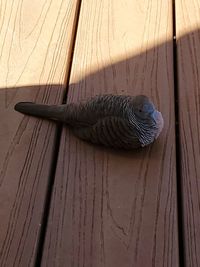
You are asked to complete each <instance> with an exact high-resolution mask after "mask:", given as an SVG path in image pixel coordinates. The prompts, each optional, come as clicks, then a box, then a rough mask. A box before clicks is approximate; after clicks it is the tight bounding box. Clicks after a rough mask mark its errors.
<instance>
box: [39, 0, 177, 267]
mask: <svg viewBox="0 0 200 267" xmlns="http://www.w3.org/2000/svg"><path fill="white" fill-rule="evenodd" d="M172 39H173V38H172V2H171V1H155V0H154V1H136V0H135V1H133V0H127V1H120V0H115V1H112V0H109V1H107V0H102V1H98V0H87V1H84V0H83V1H82V4H81V12H80V18H79V25H78V32H77V38H76V45H75V52H74V57H73V64H72V72H71V78H70V86H69V97H68V102H77V101H79V100H82V99H85V98H87V97H90V96H92V95H95V94H100V93H114V94H131V95H135V94H139V93H142V94H146V95H148V96H150V97H151V98H152V99H153V101H154V102H155V103H156V105H157V106H158V108H159V109H160V110H161V111H162V113H163V115H164V120H165V128H164V131H163V133H162V134H161V136H160V138H159V140H158V141H157V142H156V143H154V144H153V145H152V146H150V147H148V148H146V149H142V150H139V151H137V152H122V151H113V150H109V149H105V148H102V147H97V146H93V145H90V144H87V143H85V142H82V141H80V140H78V139H77V138H75V137H74V136H73V135H72V134H71V132H70V131H68V129H64V130H63V133H62V139H61V146H60V152H59V159H58V165H57V172H56V179H55V184H54V190H53V196H52V203H51V210H50V217H49V220H48V228H47V235H46V241H45V249H44V254H43V259H42V266H95V267H97V266H109V267H112V266H113V267H114V266H115V267H118V266H123V267H127V266H148V267H149V266H178V241H177V205H176V160H175V140H174V104H173V103H174V99H173V55H172V47H173V45H172Z"/></svg>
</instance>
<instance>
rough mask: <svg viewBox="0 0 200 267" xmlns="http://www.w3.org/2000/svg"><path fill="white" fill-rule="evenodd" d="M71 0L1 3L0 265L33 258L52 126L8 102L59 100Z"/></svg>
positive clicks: (69, 41)
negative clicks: (15, 109) (21, 112)
mask: <svg viewBox="0 0 200 267" xmlns="http://www.w3.org/2000/svg"><path fill="white" fill-rule="evenodd" d="M77 4H78V1H73V0H51V1H50V0H45V1H44V0H42V1H41V0H40V1H39V0H36V1H31V0H24V1H21V0H15V1H7V0H3V1H1V4H0V5H1V16H0V121H1V124H0V137H1V138H0V147H1V149H0V218H1V223H0V266H33V265H34V260H35V256H36V252H37V246H38V240H39V235H40V229H41V223H42V216H43V209H44V203H45V197H46V192H47V186H48V182H49V181H48V180H49V177H50V172H51V167H52V157H53V153H54V144H55V133H56V126H55V124H53V123H50V122H46V121H42V120H38V119H34V118H29V117H27V116H23V115H21V114H19V113H17V112H15V111H14V109H13V107H14V104H15V103H16V102H18V101H37V102H45V103H47V102H48V103H60V102H61V101H62V96H63V91H64V89H65V86H66V84H65V81H66V72H67V71H68V68H69V59H70V56H71V45H72V38H73V34H74V25H75V20H76V19H77V16H76V15H77V14H76V12H77Z"/></svg>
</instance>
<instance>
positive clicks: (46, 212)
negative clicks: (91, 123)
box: [34, 0, 82, 267]
mask: <svg viewBox="0 0 200 267" xmlns="http://www.w3.org/2000/svg"><path fill="white" fill-rule="evenodd" d="M81 1H82V0H79V1H78V2H77V6H76V11H75V16H74V23H73V35H72V38H71V44H70V48H69V55H70V58H69V67H68V69H66V77H65V79H64V80H65V81H64V84H66V88H65V91H64V93H63V100H62V104H65V103H66V101H67V93H68V84H69V79H70V74H71V67H72V61H73V54H74V46H75V42H76V35H77V29H78V21H79V15H80V9H81ZM62 129H63V124H61V123H58V124H57V127H56V133H55V138H54V142H53V143H54V148H53V157H52V165H51V170H50V177H49V181H48V186H47V193H46V197H45V203H44V210H43V216H42V224H41V230H40V235H39V241H38V246H37V253H36V257H35V263H34V266H37V267H39V266H41V260H42V255H43V248H44V242H45V236H46V230H47V223H48V218H49V211H50V204H51V197H52V191H53V186H54V181H55V173H56V167H57V161H58V155H59V148H60V141H61V133H62Z"/></svg>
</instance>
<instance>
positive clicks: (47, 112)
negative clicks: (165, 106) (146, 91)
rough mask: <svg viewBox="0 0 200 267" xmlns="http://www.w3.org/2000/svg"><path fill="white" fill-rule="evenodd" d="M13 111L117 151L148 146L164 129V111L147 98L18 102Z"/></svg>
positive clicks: (109, 95) (119, 96)
mask: <svg viewBox="0 0 200 267" xmlns="http://www.w3.org/2000/svg"><path fill="white" fill-rule="evenodd" d="M14 109H15V110H16V111H18V112H21V113H23V114H26V115H31V116H37V117H41V118H46V119H50V120H55V121H59V122H62V123H64V124H66V125H67V126H68V127H70V128H71V129H72V131H73V133H74V135H75V136H77V137H78V138H80V139H82V140H84V141H88V142H90V143H93V144H97V145H103V146H106V147H111V148H116V149H126V150H132V149H135V148H140V147H145V146H147V145H149V144H151V143H152V142H154V141H155V140H156V139H157V138H158V136H159V135H160V133H161V131H162V129H163V126H164V121H163V116H162V114H161V112H159V111H158V110H157V109H156V108H155V106H154V104H153V103H152V101H151V100H150V99H149V98H148V97H147V96H145V95H136V96H132V95H112V94H107V95H96V96H94V97H91V98H89V99H87V100H85V101H81V102H80V103H68V104H60V105H47V104H36V103H33V102H19V103H17V104H16V105H15V107H14Z"/></svg>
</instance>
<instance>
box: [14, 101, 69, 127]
mask: <svg viewBox="0 0 200 267" xmlns="http://www.w3.org/2000/svg"><path fill="white" fill-rule="evenodd" d="M15 110H17V111H19V112H21V113H24V114H27V115H31V116H36V117H40V118H46V119H51V120H56V121H60V122H65V119H66V118H65V105H44V104H35V103H33V102H19V103H17V104H16V105H15Z"/></svg>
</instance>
